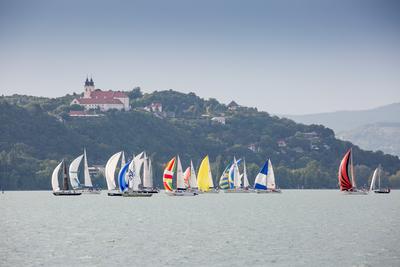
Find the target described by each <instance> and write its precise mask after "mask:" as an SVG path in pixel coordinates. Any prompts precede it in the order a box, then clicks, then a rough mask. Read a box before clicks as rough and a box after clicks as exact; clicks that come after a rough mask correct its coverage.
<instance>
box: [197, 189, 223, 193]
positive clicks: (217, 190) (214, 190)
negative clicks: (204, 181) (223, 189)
mask: <svg viewBox="0 0 400 267" xmlns="http://www.w3.org/2000/svg"><path fill="white" fill-rule="evenodd" d="M201 193H204V194H219V189H215V188H213V189H210V190H209V191H201Z"/></svg>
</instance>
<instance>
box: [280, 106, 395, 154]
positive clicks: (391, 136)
mask: <svg viewBox="0 0 400 267" xmlns="http://www.w3.org/2000/svg"><path fill="white" fill-rule="evenodd" d="M284 117H287V118H290V119H292V120H294V121H296V122H299V123H304V124H306V125H310V124H321V125H324V126H326V127H329V128H331V129H333V130H334V131H335V135H336V137H338V138H339V139H342V140H348V141H350V142H352V143H354V144H356V145H359V146H360V147H361V148H363V149H367V150H373V151H378V150H380V151H383V152H385V153H388V154H392V155H397V156H400V103H393V104H390V105H386V106H382V107H378V108H374V109H369V110H356V111H337V112H331V113H318V114H309V115H285V116H284Z"/></svg>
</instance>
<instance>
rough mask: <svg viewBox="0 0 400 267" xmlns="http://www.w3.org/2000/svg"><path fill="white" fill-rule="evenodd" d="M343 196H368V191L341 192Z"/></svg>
mask: <svg viewBox="0 0 400 267" xmlns="http://www.w3.org/2000/svg"><path fill="white" fill-rule="evenodd" d="M342 192H343V194H344V195H368V191H363V190H356V191H342Z"/></svg>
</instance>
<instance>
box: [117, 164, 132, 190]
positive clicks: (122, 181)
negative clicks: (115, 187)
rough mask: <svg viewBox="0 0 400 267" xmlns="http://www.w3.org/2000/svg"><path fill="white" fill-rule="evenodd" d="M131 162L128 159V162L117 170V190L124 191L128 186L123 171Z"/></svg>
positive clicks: (124, 171)
mask: <svg viewBox="0 0 400 267" xmlns="http://www.w3.org/2000/svg"><path fill="white" fill-rule="evenodd" d="M130 163H131V161H129V162H128V163H126V164H125V166H124V167H122V169H121V170H120V171H119V175H118V183H119V190H120V191H121V192H124V191H125V190H126V189H127V188H128V183H127V182H126V180H125V173H126V170H127V169H128V167H129V164H130Z"/></svg>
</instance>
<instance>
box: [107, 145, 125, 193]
mask: <svg viewBox="0 0 400 267" xmlns="http://www.w3.org/2000/svg"><path fill="white" fill-rule="evenodd" d="M122 153H123V152H122V151H121V152H117V153H115V154H114V155H112V156H111V157H110V159H109V160H108V161H107V164H106V168H105V174H106V181H107V188H108V190H115V189H117V186H116V184H115V169H116V168H117V165H118V162H119V159H120V157H121V154H122ZM122 166H123V165H122Z"/></svg>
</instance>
